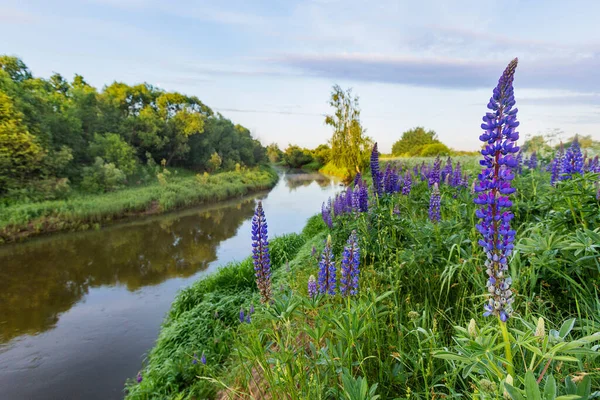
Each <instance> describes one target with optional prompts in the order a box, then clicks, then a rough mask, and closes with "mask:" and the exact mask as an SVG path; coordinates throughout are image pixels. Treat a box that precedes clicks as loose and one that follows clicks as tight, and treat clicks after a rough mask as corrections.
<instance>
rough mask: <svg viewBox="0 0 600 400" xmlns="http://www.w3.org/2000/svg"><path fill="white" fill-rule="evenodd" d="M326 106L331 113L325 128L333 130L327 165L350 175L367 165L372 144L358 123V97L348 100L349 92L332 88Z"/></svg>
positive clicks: (335, 86) (349, 90) (350, 91)
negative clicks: (332, 165) (330, 162)
mask: <svg viewBox="0 0 600 400" xmlns="http://www.w3.org/2000/svg"><path fill="white" fill-rule="evenodd" d="M329 105H330V106H331V107H333V108H334V109H335V112H334V114H333V115H327V116H326V117H325V124H327V125H329V126H331V127H332V128H333V135H332V137H331V140H330V141H329V143H330V144H331V161H332V162H333V164H334V165H335V166H336V167H338V168H343V169H345V170H346V171H347V174H348V176H352V175H354V172H355V171H356V169H360V170H362V169H363V168H364V167H365V166H367V165H368V160H369V152H370V150H371V147H372V141H371V139H369V138H368V137H367V136H366V135H365V130H364V129H363V127H362V125H361V123H360V108H359V107H358V96H354V97H353V96H352V89H348V90H346V91H344V90H342V88H341V87H340V86H338V85H334V86H333V90H332V92H331V98H330V100H329Z"/></svg>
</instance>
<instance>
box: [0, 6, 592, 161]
mask: <svg viewBox="0 0 600 400" xmlns="http://www.w3.org/2000/svg"><path fill="white" fill-rule="evenodd" d="M598 15H600V1H595V0H589V1H576V0H575V1H570V2H565V1H553V0H546V1H534V0H503V1H495V0H486V1H482V0H467V1H461V0H453V1H446V0H430V1H414V0H411V1H388V0H379V1H371V2H365V1H359V0H343V1H337V0H309V1H295V0H280V1H253V0H245V1H235V0H234V1H231V0H220V1H192V0H183V1H177V0H173V1H164V0H64V1H63V0H54V1H47V0H42V1H39V0H27V1H24V0H18V1H13V0H0V38H1V39H0V53H3V54H9V55H16V56H18V57H20V58H21V59H23V61H24V62H25V63H26V64H27V65H28V66H29V68H30V69H31V70H32V72H33V73H34V75H35V76H41V77H49V76H50V75H51V74H52V73H53V72H58V73H60V74H62V75H63V76H64V77H66V78H68V79H72V77H73V75H74V74H75V73H78V74H81V75H83V76H84V77H85V79H86V80H87V81H88V82H89V83H90V84H92V85H94V86H96V87H98V88H102V87H103V86H104V85H107V84H110V83H112V82H113V81H121V82H126V83H128V84H137V83H141V82H148V83H150V84H152V85H155V86H158V87H160V88H162V89H165V90H169V91H179V92H181V93H185V94H188V95H195V96H198V97H199V98H200V99H201V100H202V101H203V102H204V103H205V104H207V105H208V106H210V107H211V108H212V109H213V110H215V111H219V112H221V113H222V114H223V115H224V116H226V117H227V118H229V119H231V120H232V121H234V122H236V123H240V124H242V125H244V126H246V127H247V128H249V129H250V130H251V131H252V132H253V134H254V136H255V137H257V138H258V139H260V140H261V141H262V142H263V143H264V144H267V143H271V142H275V143H278V144H279V145H280V146H281V147H282V148H283V147H287V145H288V144H290V143H293V144H298V145H300V146H303V147H311V148H312V147H316V146H317V145H318V144H321V143H324V142H326V141H327V140H328V139H329V138H330V136H331V133H332V132H331V128H330V127H328V126H326V125H325V124H324V115H326V114H328V113H332V111H333V110H332V109H331V108H330V107H329V105H328V99H329V96H330V93H331V88H332V86H333V85H334V84H339V85H340V86H342V87H343V88H352V90H353V93H354V94H356V95H358V96H359V103H360V108H361V122H362V124H363V126H364V127H365V128H366V130H367V134H368V135H369V136H370V137H371V138H373V139H374V140H375V141H377V142H379V148H380V151H382V152H384V153H387V152H389V151H390V150H391V146H392V144H393V143H394V142H395V141H396V140H398V139H399V138H400V137H401V135H402V132H404V131H406V130H408V129H411V128H413V127H415V126H424V127H425V128H426V129H433V130H435V131H436V132H437V134H438V137H439V138H440V140H442V141H443V142H444V143H446V144H447V145H449V146H450V147H453V148H455V149H460V150H474V149H477V148H479V143H478V137H479V134H480V128H479V125H480V123H481V117H482V116H483V115H484V114H485V112H486V108H485V106H486V104H487V102H488V100H489V97H490V95H491V93H492V89H493V87H494V86H495V85H496V83H497V80H498V77H499V76H500V75H501V73H502V71H503V69H504V67H505V66H506V64H508V62H510V60H512V59H513V58H514V57H519V67H518V68H517V72H516V76H515V82H514V86H515V97H516V101H517V107H518V108H519V114H518V117H519V120H520V121H521V126H520V132H521V137H522V138H526V137H528V136H530V135H536V134H545V133H548V132H550V131H552V130H556V129H558V130H560V131H562V132H563V134H562V137H563V138H567V137H570V136H572V135H573V134H575V133H579V134H582V135H592V136H593V137H594V138H595V139H596V140H600V27H599V26H598V18H597V16H598Z"/></svg>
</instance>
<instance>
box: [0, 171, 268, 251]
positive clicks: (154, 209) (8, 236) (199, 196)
mask: <svg viewBox="0 0 600 400" xmlns="http://www.w3.org/2000/svg"><path fill="white" fill-rule="evenodd" d="M277 180H278V175H277V172H276V171H275V170H274V169H272V168H270V167H261V168H255V169H250V170H243V171H239V172H237V171H231V172H222V173H219V174H214V175H208V176H186V177H172V178H169V180H168V181H166V182H163V183H159V182H156V183H154V184H150V185H145V186H142V187H133V188H126V189H123V190H119V191H115V192H110V193H105V194H101V195H76V196H74V197H72V198H69V199H67V200H53V201H44V202H38V203H26V204H17V205H11V206H7V207H2V208H0V244H2V243H7V242H12V241H17V240H22V239H25V238H28V237H31V236H36V235H41V234H48V233H52V232H59V231H75V230H86V229H95V228H99V227H102V226H105V225H107V224H110V223H113V222H115V221H120V220H124V219H130V218H135V217H140V216H146V215H152V214H159V213H163V212H167V211H172V210H176V209H180V208H184V207H190V206H195V205H200V204H208V203H215V202H218V201H222V200H226V199H230V198H233V197H238V196H243V195H245V194H248V193H251V192H255V191H259V190H265V189H270V188H272V187H273V186H274V185H275V183H276V182H277Z"/></svg>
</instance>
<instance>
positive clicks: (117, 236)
mask: <svg viewBox="0 0 600 400" xmlns="http://www.w3.org/2000/svg"><path fill="white" fill-rule="evenodd" d="M263 196H264V195H263ZM254 204H255V201H254V197H250V198H246V199H244V200H243V201H239V200H238V201H236V203H235V204H231V203H230V204H227V205H224V206H219V207H212V208H207V209H203V210H200V211H198V210H196V211H192V212H188V213H183V214H182V213H178V214H174V215H166V216H160V217H155V218H154V219H150V220H144V221H141V222H136V223H131V224H127V225H119V226H115V227H111V228H108V229H103V230H100V231H95V232H84V233H76V234H67V235H59V236H54V237H48V238H42V239H39V240H34V241H31V242H27V243H22V244H15V245H10V246H6V247H1V248H0V310H1V312H0V343H3V342H6V341H8V340H10V339H12V338H14V337H16V336H19V335H22V334H26V333H28V334H34V333H39V332H43V331H45V330H47V329H49V328H52V327H53V326H54V325H55V324H56V322H57V320H58V315H59V314H60V313H62V312H64V311H66V310H68V309H70V308H71V307H72V306H73V304H75V303H76V302H78V301H79V300H80V299H81V298H82V297H83V296H84V295H85V294H87V293H88V290H89V289H90V288H91V287H98V286H102V285H109V286H114V285H119V286H125V287H127V289H128V290H130V291H135V290H137V289H139V288H141V287H143V286H148V285H155V284H158V283H161V282H163V281H165V280H166V279H169V278H173V277H187V276H191V275H193V274H195V273H196V272H198V271H200V270H204V269H206V268H207V266H208V265H209V264H210V263H211V262H213V261H215V260H216V258H217V255H216V254H217V252H216V249H217V246H218V245H219V243H221V242H222V241H223V240H225V239H228V238H230V237H232V236H234V235H235V234H236V232H237V230H238V228H239V227H240V225H241V224H242V223H243V222H244V220H246V219H248V218H250V217H251V216H252V214H253V208H254Z"/></svg>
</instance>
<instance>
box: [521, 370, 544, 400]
mask: <svg viewBox="0 0 600 400" xmlns="http://www.w3.org/2000/svg"><path fill="white" fill-rule="evenodd" d="M525 396H526V397H527V400H542V395H541V394H540V388H539V386H538V383H537V382H536V380H535V376H533V372H531V370H529V371H527V372H526V373H525Z"/></svg>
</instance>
